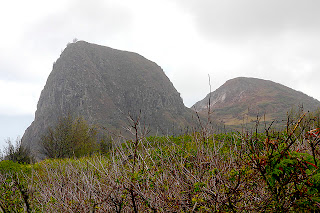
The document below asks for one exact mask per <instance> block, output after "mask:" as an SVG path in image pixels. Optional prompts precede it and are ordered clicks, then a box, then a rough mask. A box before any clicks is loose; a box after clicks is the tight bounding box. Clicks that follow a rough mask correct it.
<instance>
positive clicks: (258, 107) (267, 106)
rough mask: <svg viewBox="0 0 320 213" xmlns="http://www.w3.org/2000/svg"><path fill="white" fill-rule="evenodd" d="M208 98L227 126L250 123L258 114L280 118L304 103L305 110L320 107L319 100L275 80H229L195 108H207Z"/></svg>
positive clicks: (201, 109) (271, 118) (216, 115)
mask: <svg viewBox="0 0 320 213" xmlns="http://www.w3.org/2000/svg"><path fill="white" fill-rule="evenodd" d="M209 98H210V109H211V110H213V111H214V113H213V117H214V118H216V119H218V120H219V121H222V122H223V123H225V124H226V125H239V124H243V123H245V122H248V121H249V122H250V121H252V120H254V119H255V118H256V116H257V115H259V116H264V115H265V118H266V121H272V120H278V121H281V120H283V119H285V116H286V113H287V112H288V111H290V110H291V109H292V108H294V107H298V106H303V107H304V109H305V110H316V109H317V108H318V107H320V102H319V101H317V100H316V99H314V98H312V97H309V96H307V95H305V94H303V93H302V92H298V91H295V90H293V89H291V88H289V87H286V86H284V85H281V84H278V83H274V82H272V81H268V80H262V79H257V78H245V77H239V78H235V79H231V80H228V81H227V82H226V83H225V84H223V85H222V86H221V87H219V88H218V89H217V90H216V91H214V92H212V93H211V94H208V95H207V96H206V97H205V98H204V99H203V100H201V101H199V102H197V103H196V104H194V105H193V106H192V109H194V110H196V111H198V112H205V111H207V110H208V103H209Z"/></svg>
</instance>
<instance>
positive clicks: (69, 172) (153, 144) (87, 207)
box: [0, 113, 320, 212]
mask: <svg viewBox="0 0 320 213" xmlns="http://www.w3.org/2000/svg"><path fill="white" fill-rule="evenodd" d="M256 124H257V125H258V124H259V122H257V123H256ZM132 127H133V129H134V130H136V133H137V134H135V135H136V138H135V139H134V140H132V141H126V142H123V143H122V144H121V145H119V146H113V147H112V149H111V150H112V151H110V152H109V153H108V155H106V156H103V155H99V154H96V155H92V156H90V157H89V156H88V157H84V158H79V159H75V158H65V159H47V160H45V161H42V162H39V163H37V164H34V165H32V166H31V167H27V166H26V165H20V164H12V163H9V164H8V165H7V163H8V162H6V163H5V164H4V166H3V167H4V168H6V169H5V170H7V171H8V170H11V171H14V170H15V168H18V169H16V171H17V170H19V168H20V167H21V168H22V167H24V168H28V170H27V171H25V172H22V173H19V175H17V176H16V177H18V178H16V179H15V180H14V178H13V177H14V176H12V175H11V176H10V175H9V176H8V175H7V176H6V175H2V176H0V184H3V188H5V189H8V190H11V191H12V193H11V194H10V193H9V194H6V193H5V191H0V192H1V193H2V194H0V204H1V205H4V204H5V205H4V207H2V208H3V209H5V210H7V209H10V208H11V209H10V210H12V209H14V210H15V211H16V212H19V211H20V210H21V209H22V208H23V209H25V211H26V209H28V208H29V209H30V210H32V211H34V212H261V211H262V212H317V211H318V210H319V209H320V191H319V188H320V170H319V165H320V161H319V159H320V129H319V127H317V118H316V117H315V116H314V115H311V114H305V113H303V114H300V115H299V118H298V119H297V120H296V121H295V122H290V123H289V122H288V127H286V128H285V130H283V131H276V130H275V129H272V126H270V127H266V129H265V132H264V133H258V132H257V131H255V130H253V131H243V132H242V133H239V132H238V133H228V134H218V135H217V134H211V133H210V132H206V133H204V132H200V133H193V134H190V135H184V136H178V137H148V138H146V137H144V135H140V134H138V132H139V131H138V122H135V123H134V124H133V126H132ZM203 130H204V129H203ZM106 141H108V140H106ZM107 144H108V143H107ZM11 167H12V168H13V169H8V168H11ZM1 168H2V167H1V165H0V174H1ZM21 174H23V175H21ZM1 178H2V182H1ZM6 184H7V185H6ZM10 187H11V188H10ZM8 190H6V192H8ZM1 196H2V197H1ZM5 200H9V201H8V202H9V203H10V206H8V205H6V203H8V202H6V201H5ZM28 206H29V207H28ZM6 208H7V209H6ZM19 209H20V210H19ZM10 210H8V211H10ZM3 211H4V210H3ZM12 211H13V210H12Z"/></svg>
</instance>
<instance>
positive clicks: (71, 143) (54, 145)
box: [40, 115, 97, 158]
mask: <svg viewBox="0 0 320 213" xmlns="http://www.w3.org/2000/svg"><path fill="white" fill-rule="evenodd" d="M96 135H97V131H96V130H95V128H94V127H93V126H91V125H89V124H88V123H87V122H86V121H85V120H84V119H83V118H73V117H72V116H71V115H67V116H65V117H61V118H60V119H59V121H58V123H57V124H56V125H55V126H54V127H51V128H48V131H47V133H46V134H44V135H43V136H42V138H41V142H40V144H41V145H42V148H43V153H44V154H45V155H46V156H47V157H49V158H66V157H81V156H84V155H89V154H92V153H93V152H94V151H95V149H96V147H97V139H96Z"/></svg>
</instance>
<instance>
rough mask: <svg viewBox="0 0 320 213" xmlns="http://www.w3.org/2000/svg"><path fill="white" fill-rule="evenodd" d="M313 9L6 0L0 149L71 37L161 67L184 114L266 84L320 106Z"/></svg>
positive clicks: (269, 2) (214, 2)
mask: <svg viewBox="0 0 320 213" xmlns="http://www.w3.org/2000/svg"><path fill="white" fill-rule="evenodd" d="M319 8H320V1H319V0H260V1H257V0H223V1H221V0H55V1H45V0H28V1H24V0H10V1H4V2H2V4H1V7H0V26H1V34H0V97H1V98H0V148H2V145H3V144H4V140H5V139H6V138H8V137H10V138H12V139H13V140H15V138H16V137H17V136H21V137H22V135H23V133H24V130H25V129H26V128H27V127H28V126H29V125H30V124H31V122H32V120H33V118H34V113H35V110H36V105H37V101H38V98H39V96H40V92H41V90H42V88H43V87H44V85H45V82H46V79H47V77H48V75H49V73H50V72H51V70H52V64H53V62H54V61H56V59H57V58H58V57H59V55H60V53H61V51H62V50H63V49H64V48H65V46H66V44H67V43H68V42H71V41H72V40H73V38H78V39H79V40H85V41H88V42H91V43H97V44H100V45H104V46H109V47H112V48H115V49H122V50H128V51H133V52H137V53H139V54H141V55H143V56H144V57H146V58H148V59H150V60H152V61H154V62H156V63H157V64H158V65H160V66H161V67H162V68H163V70H164V72H165V73H166V74H167V76H168V77H169V78H170V80H171V81H172V82H173V84H174V86H175V87H176V89H177V90H178V91H179V92H180V93H181V96H182V98H183V100H184V103H185V105H186V106H188V107H190V106H192V105H193V104H194V103H195V102H196V101H198V100H201V99H202V98H204V97H205V96H206V94H207V93H208V92H209V86H208V74H210V76H211V85H212V90H215V89H217V88H218V87H219V86H221V85H222V84H223V83H224V82H225V81H227V80H228V79H231V78H235V77H239V76H245V77H257V78H263V79H268V80H272V81H275V82H278V83H281V84H284V85H286V86H289V87H291V88H293V89H295V90H299V91H302V92H304V93H306V94H307V95H310V96H312V97H314V98H316V99H318V100H320V93H319V90H320V84H319V78H320V60H319V57H320V39H319V37H320V13H319Z"/></svg>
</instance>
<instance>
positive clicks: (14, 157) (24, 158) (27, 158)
mask: <svg viewBox="0 0 320 213" xmlns="http://www.w3.org/2000/svg"><path fill="white" fill-rule="evenodd" d="M4 159H6V160H11V161H13V162H17V163H27V164H29V163H31V162H32V161H33V157H32V156H31V154H30V150H29V149H27V148H25V147H23V146H22V145H21V140H20V139H17V140H16V144H15V145H13V144H12V142H11V140H10V139H8V140H7V146H6V147H5V149H4Z"/></svg>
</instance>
